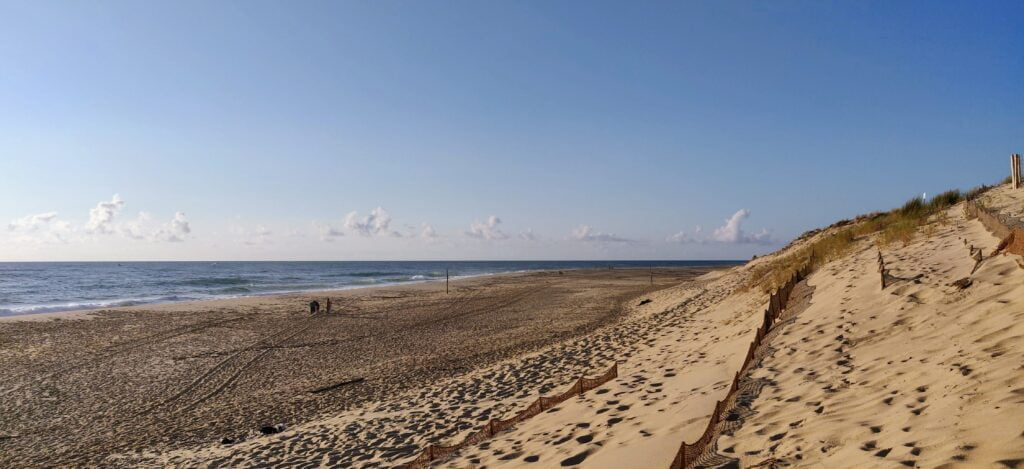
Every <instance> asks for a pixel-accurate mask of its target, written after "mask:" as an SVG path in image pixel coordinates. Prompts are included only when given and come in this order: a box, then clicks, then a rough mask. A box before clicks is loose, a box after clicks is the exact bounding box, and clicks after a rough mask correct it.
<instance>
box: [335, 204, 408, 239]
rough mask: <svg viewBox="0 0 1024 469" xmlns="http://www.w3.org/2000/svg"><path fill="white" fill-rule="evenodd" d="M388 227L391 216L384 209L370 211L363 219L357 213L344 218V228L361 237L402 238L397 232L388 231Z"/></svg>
mask: <svg viewBox="0 0 1024 469" xmlns="http://www.w3.org/2000/svg"><path fill="white" fill-rule="evenodd" d="M390 225H391V215H389V214H388V212H387V210H384V207H377V208H375V209H373V210H371V211H370V214H369V215H366V216H365V217H360V216H359V212H357V211H352V212H349V214H348V215H346V216H345V228H346V229H348V230H350V231H354V232H356V233H359V234H361V235H363V236H374V235H385V236H396V237H397V236H402V234H401V233H399V232H397V231H392V230H389V229H388V227H389V226H390Z"/></svg>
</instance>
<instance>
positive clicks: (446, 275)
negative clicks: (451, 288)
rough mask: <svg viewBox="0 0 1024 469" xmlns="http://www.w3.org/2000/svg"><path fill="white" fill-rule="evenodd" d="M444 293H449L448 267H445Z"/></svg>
mask: <svg viewBox="0 0 1024 469" xmlns="http://www.w3.org/2000/svg"><path fill="white" fill-rule="evenodd" d="M444 294H445V295H447V294H448V269H444Z"/></svg>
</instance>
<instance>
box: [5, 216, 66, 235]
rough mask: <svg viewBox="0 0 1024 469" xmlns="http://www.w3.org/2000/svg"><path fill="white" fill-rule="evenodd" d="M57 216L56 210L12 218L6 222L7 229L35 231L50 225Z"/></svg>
mask: <svg viewBox="0 0 1024 469" xmlns="http://www.w3.org/2000/svg"><path fill="white" fill-rule="evenodd" d="M56 218H57V212H46V213H39V214H36V215H28V216H26V217H22V218H19V219H17V220H13V221H11V222H10V223H8V224H7V230H8V231H22V232H25V231H29V232H31V231H36V230H39V229H40V228H44V227H47V226H49V225H50V222H51V221H53V220H54V219H56Z"/></svg>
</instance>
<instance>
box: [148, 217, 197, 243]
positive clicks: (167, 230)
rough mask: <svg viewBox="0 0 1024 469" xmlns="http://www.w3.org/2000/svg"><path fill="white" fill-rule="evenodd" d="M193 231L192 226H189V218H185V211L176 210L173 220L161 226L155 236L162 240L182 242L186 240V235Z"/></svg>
mask: <svg viewBox="0 0 1024 469" xmlns="http://www.w3.org/2000/svg"><path fill="white" fill-rule="evenodd" d="M191 232H192V227H190V226H189V224H188V220H186V219H185V213H184V212H175V213H174V218H172V219H171V222H170V223H169V224H168V225H166V226H164V227H163V228H160V230H159V231H157V232H156V235H155V238H156V239H157V240H161V241H168V242H171V243H180V242H182V241H184V240H185V236H186V235H188V234H189V233H191Z"/></svg>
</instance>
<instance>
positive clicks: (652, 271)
mask: <svg viewBox="0 0 1024 469" xmlns="http://www.w3.org/2000/svg"><path fill="white" fill-rule="evenodd" d="M651 285H654V267H651Z"/></svg>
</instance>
